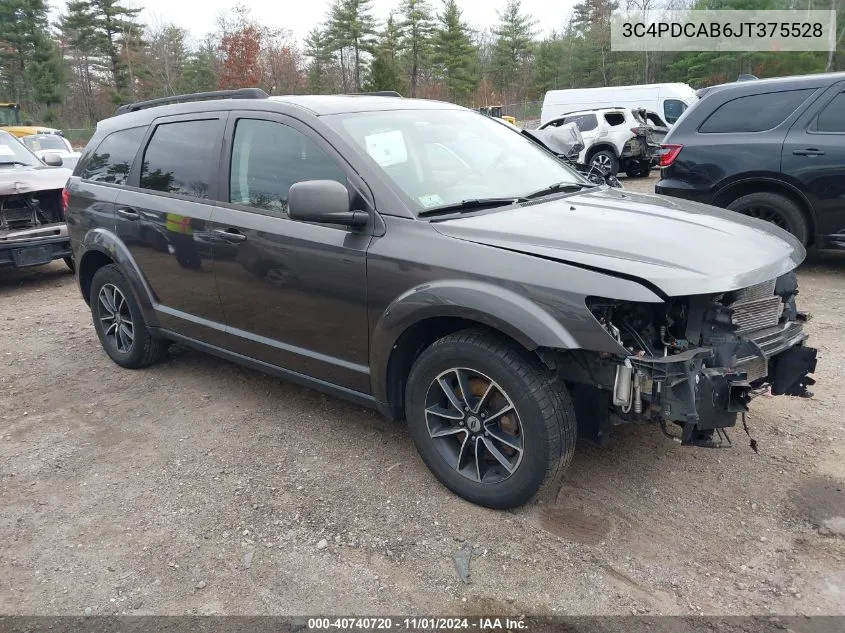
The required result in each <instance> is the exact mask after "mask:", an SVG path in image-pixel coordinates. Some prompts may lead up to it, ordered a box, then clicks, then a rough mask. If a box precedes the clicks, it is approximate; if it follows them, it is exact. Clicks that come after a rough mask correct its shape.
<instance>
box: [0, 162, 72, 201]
mask: <svg viewBox="0 0 845 633" xmlns="http://www.w3.org/2000/svg"><path fill="white" fill-rule="evenodd" d="M71 173H72V172H71V170H70V169H64V168H62V167H43V168H41V167H20V168H0V196H11V195H16V194H22V193H30V192H33V191H46V190H49V189H63V188H64V186H65V184H67V181H68V178H70V175H71Z"/></svg>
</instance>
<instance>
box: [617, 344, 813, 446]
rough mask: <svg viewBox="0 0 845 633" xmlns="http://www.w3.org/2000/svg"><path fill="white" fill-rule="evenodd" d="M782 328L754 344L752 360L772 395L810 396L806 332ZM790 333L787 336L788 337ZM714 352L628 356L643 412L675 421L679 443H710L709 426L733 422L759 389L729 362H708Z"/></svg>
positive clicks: (810, 363) (810, 369)
mask: <svg viewBox="0 0 845 633" xmlns="http://www.w3.org/2000/svg"><path fill="white" fill-rule="evenodd" d="M790 329H791V328H784V331H782V332H780V333H779V334H780V337H779V338H777V339H776V340H772V341H771V342H770V345H769V346H768V347H766V348H763V347H762V346H759V345H757V344H755V342H754V341H753V340H751V339H749V340H748V343H749V347H756V348H757V349H756V351H757V353H758V354H759V355H758V356H756V357H755V360H759V361H760V362H762V363H765V365H766V366H767V368H768V369H767V372H766V374H767V376H771V377H772V379H771V383H770V390H771V394H772V395H788V396H799V397H805V398H807V397H811V396H812V393H811V392H810V391H808V389H807V387H809V386H811V385H813V384H814V383H815V381H814V380H813V379H812V378H811V377H810V376H809V374H811V373H813V372H814V371H815V369H816V355H817V351H816V349H814V348H812V347H807V346H805V345H804V341H805V340H806V338H807V335H806V333H804V332H803V331H802V332H800V334H798V335H797V336H795V335H794V332H790ZM790 337H791V338H790ZM714 357H715V354H714V350H713V349H712V348H695V349H691V350H688V351H686V352H682V353H680V354H675V355H673V356H665V357H661V358H651V359H645V358H631V359H630V366H631V370H632V371H633V373H634V376H633V377H632V382H638V383H639V384H638V385H637V386H635V389H639V390H640V391H641V392H645V393H647V394H648V396H649V397H648V400H649V404H648V413H651V414H652V415H653V416H655V417H657V418H658V419H659V420H670V421H672V422H676V423H677V424H679V425H680V426H681V428H682V432H681V438H680V441H681V443H682V444H691V445H706V446H709V445H711V444H712V439H711V438H712V435H713V431H715V430H716V429H724V428H730V427H732V426H735V424H736V419H737V414H742V413H746V412H747V411H748V408H749V407H748V405H749V403H750V402H751V400H752V398H753V397H754V396H755V395H757V394H758V393H759V391H758V390H759V387H758V388H756V389H755V384H754V383H756V382H759V381H754V382H752V381H750V380H749V374H748V372H747V370H745V369H743V368H735V367H708V366H707V364H706V363H707V362H708V361H712V360H713V358H714Z"/></svg>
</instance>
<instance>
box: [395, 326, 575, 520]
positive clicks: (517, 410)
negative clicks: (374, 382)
mask: <svg viewBox="0 0 845 633" xmlns="http://www.w3.org/2000/svg"><path fill="white" fill-rule="evenodd" d="M405 412H406V417H407V420H408V426H409V429H410V433H411V437H412V439H413V441H414V444H415V445H416V447H417V450H418V451H419V453H420V455H421V456H422V459H423V461H424V462H425V463H426V465H427V466H428V467H429V469H431V471H432V472H433V473H434V475H435V476H436V477H437V478H438V479H439V480H440V481H441V482H442V483H443V484H444V485H445V486H446V487H447V488H449V490H451V491H452V492H454V493H455V494H457V495H459V496H461V497H463V498H464V499H466V500H468V501H471V502H472V503H476V504H479V505H482V506H486V507H489V508H513V507H517V506H520V505H522V504H524V503H525V502H527V501H528V500H530V499H531V498H532V497H534V496H535V495H537V494H538V493H539V492H541V491H543V490H544V489H548V488H551V487H552V486H553V485H554V484H556V483H557V482H558V481H559V479H560V476H561V475H562V473H563V471H564V469H565V468H566V466H568V465H569V462H570V461H571V459H572V455H573V453H574V451H575V440H576V434H577V425H576V422H575V411H574V408H573V405H572V400H571V398H570V397H569V393H568V392H567V391H566V389H565V387H563V386H562V385H558V384H556V383H555V384H553V382H552V380H551V378H550V376H549V375H548V370H546V369H545V367H544V366H543V365H542V364H541V363H540V362H539V360H538V359H536V358H534V357H532V356H530V355H529V354H528V353H527V352H525V351H524V350H522V349H520V348H519V347H518V346H516V345H514V344H512V343H511V342H510V341H508V340H505V339H503V338H501V337H499V336H495V335H493V334H491V333H487V332H486V331H483V330H464V331H462V332H458V333H455V334H452V335H449V336H446V337H444V338H442V339H440V340H439V341H437V342H435V343H434V344H432V345H431V346H430V347H429V348H428V349H426V350H425V351H423V353H422V354H421V355H420V357H419V358H418V359H417V361H416V362H415V363H414V366H413V368H412V369H411V373H410V375H409V376H408V383H407V387H406V392H405Z"/></svg>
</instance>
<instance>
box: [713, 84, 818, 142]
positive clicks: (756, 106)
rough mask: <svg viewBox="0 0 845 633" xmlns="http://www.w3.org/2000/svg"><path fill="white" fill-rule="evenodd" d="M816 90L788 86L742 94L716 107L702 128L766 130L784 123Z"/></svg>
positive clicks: (745, 130) (727, 130)
mask: <svg viewBox="0 0 845 633" xmlns="http://www.w3.org/2000/svg"><path fill="white" fill-rule="evenodd" d="M813 92H814V90H813V89H809V90H785V91H783V92H773V93H766V94H761V95H749V96H747V97H739V98H737V99H733V100H732V101H728V102H727V103H723V104H722V105H721V106H719V107H718V108H716V111H715V112H713V113H712V114H711V115H710V116H709V117H707V120H706V121H704V123H703V124H702V126H701V127H700V128H699V130H698V131H699V132H704V133H714V132H763V131H765V130H771V129H772V128H773V127H777V126H778V125H780V124H781V123H783V122H784V121H785V120H786V118H787V117H788V116H789V115H790V114H792V113H793V112H795V108H797V107H798V106H799V105H801V104H802V103H803V102H804V100H805V99H806V98H807V97H808V96H810V95H811V94H812V93H813Z"/></svg>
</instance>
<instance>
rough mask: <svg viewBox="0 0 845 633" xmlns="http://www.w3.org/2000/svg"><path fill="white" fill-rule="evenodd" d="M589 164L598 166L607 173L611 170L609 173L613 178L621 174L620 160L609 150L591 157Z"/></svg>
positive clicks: (600, 151) (603, 150) (598, 152)
mask: <svg viewBox="0 0 845 633" xmlns="http://www.w3.org/2000/svg"><path fill="white" fill-rule="evenodd" d="M587 164H588V165H590V166H592V165H596V166H597V167H599V168H600V169H602V170H603V171H605V172H607V171H608V170H610V172H609V173H610V175H611V176H615V175H617V174H618V173H619V159H618V158H617V157H616V154H614V153H613V152H611V151H610V150H609V149H602V150H599V151H597V152H596V153H595V154H593V155H592V156H590V158H589V160H588V161H587Z"/></svg>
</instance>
